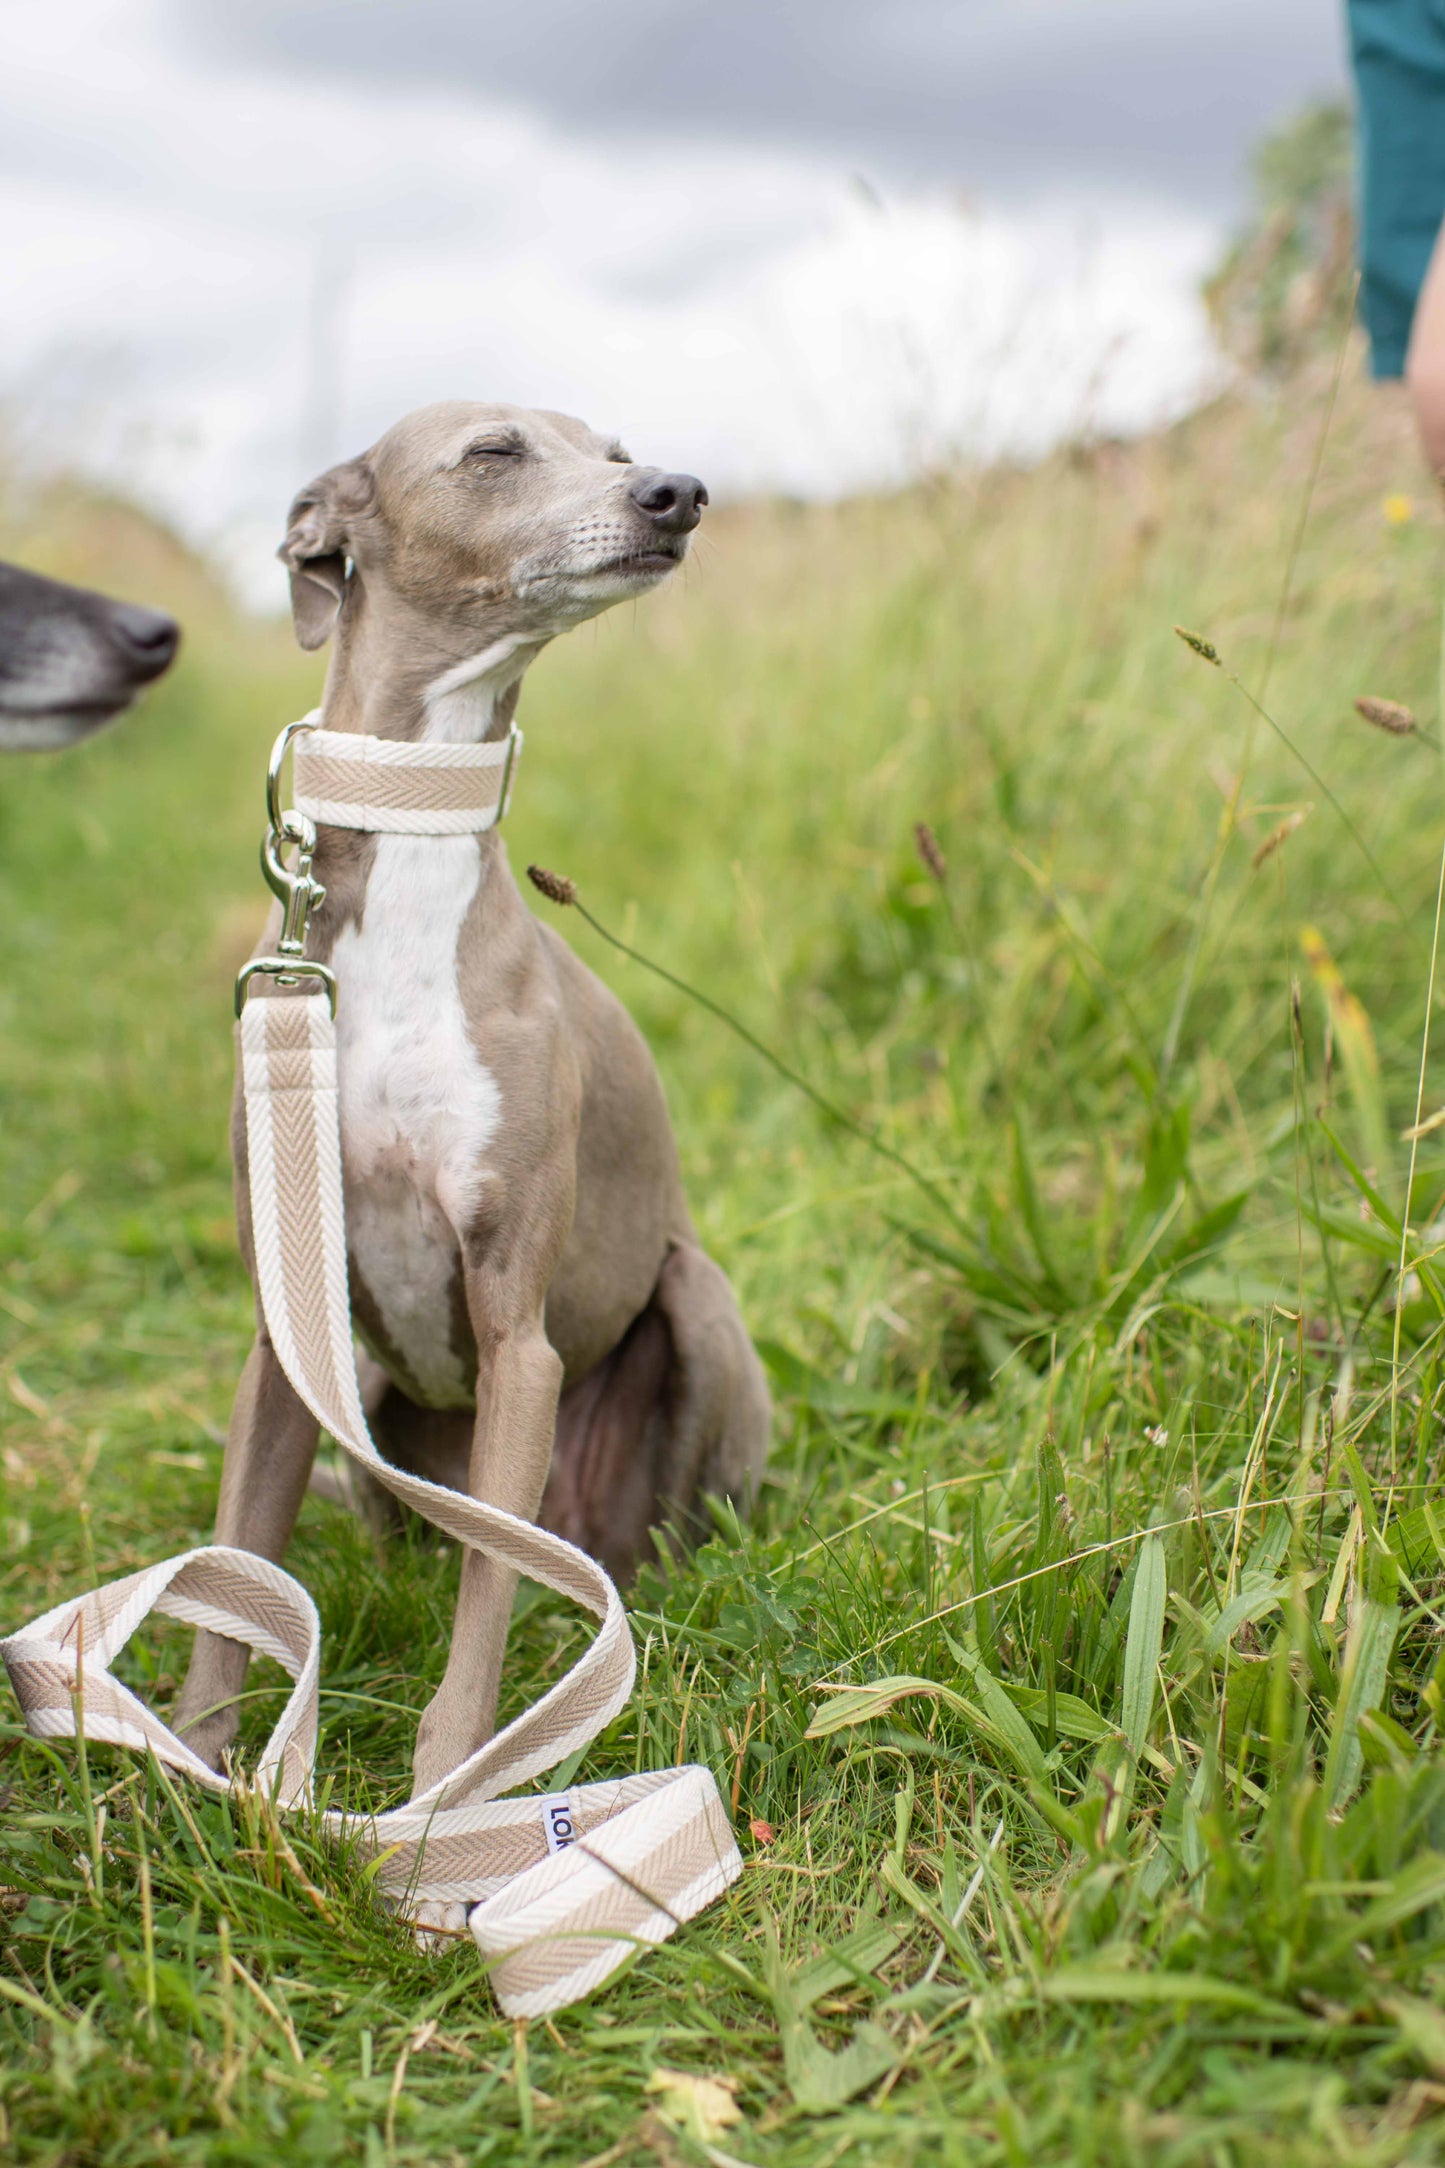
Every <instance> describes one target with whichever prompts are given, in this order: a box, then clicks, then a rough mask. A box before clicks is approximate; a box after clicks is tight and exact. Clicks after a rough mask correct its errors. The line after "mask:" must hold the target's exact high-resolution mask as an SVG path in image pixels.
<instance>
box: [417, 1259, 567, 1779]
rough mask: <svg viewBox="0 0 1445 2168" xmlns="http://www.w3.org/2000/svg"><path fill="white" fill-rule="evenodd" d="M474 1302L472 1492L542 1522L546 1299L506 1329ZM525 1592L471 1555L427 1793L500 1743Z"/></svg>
mask: <svg viewBox="0 0 1445 2168" xmlns="http://www.w3.org/2000/svg"><path fill="white" fill-rule="evenodd" d="M468 1296H469V1304H470V1307H471V1308H472V1313H473V1321H474V1325H475V1329H476V1337H477V1348H478V1367H477V1425H476V1430H475V1432H474V1434H473V1438H472V1452H471V1461H470V1464H469V1468H468V1476H467V1488H468V1490H469V1491H470V1493H471V1495H472V1497H473V1498H478V1499H480V1500H481V1501H482V1502H483V1503H484V1504H486V1505H494V1506H501V1507H503V1508H504V1509H505V1511H506V1512H508V1513H515V1514H517V1515H518V1516H519V1517H520V1518H521V1519H523V1520H528V1521H533V1520H535V1519H536V1518H537V1511H538V1508H539V1507H540V1505H541V1503H542V1493H543V1491H544V1490H545V1488H546V1485H547V1471H548V1468H549V1467H550V1466H551V1461H552V1439H553V1435H554V1432H555V1429H556V1422H557V1397H558V1394H559V1393H560V1391H561V1387H562V1364H561V1361H560V1360H559V1358H558V1356H557V1354H556V1353H555V1351H554V1349H553V1348H552V1346H551V1345H550V1343H549V1341H548V1339H547V1335H546V1333H545V1331H544V1330H543V1326H542V1303H541V1298H540V1296H539V1297H538V1298H537V1301H536V1306H535V1308H534V1309H533V1310H532V1311H531V1313H530V1314H529V1315H524V1316H522V1317H519V1318H518V1319H516V1321H515V1322H513V1323H512V1324H510V1325H506V1326H502V1327H500V1328H499V1326H498V1324H497V1321H496V1320H497V1310H496V1308H495V1307H494V1305H493V1302H492V1301H491V1300H489V1299H487V1298H486V1297H485V1296H483V1297H482V1298H481V1299H478V1296H477V1293H476V1291H475V1290H474V1289H472V1288H469V1290H468ZM479 1313H480V1314H479ZM484 1318H485V1319H486V1322H484ZM516 1588H517V1576H516V1574H515V1573H513V1572H511V1571H510V1570H509V1569H508V1568H507V1567H504V1566H500V1565H498V1564H497V1562H496V1560H495V1559H491V1558H487V1557H485V1556H484V1555H483V1554H482V1552H480V1551H468V1552H466V1554H465V1555H464V1557H463V1559H462V1578H461V1589H460V1592H459V1594H458V1596H457V1610H456V1619H455V1622H454V1624H453V1626H452V1643H451V1650H450V1653H449V1655H448V1657H447V1668H446V1672H445V1674H444V1676H443V1678H442V1683H441V1685H440V1686H439V1687H438V1688H437V1691H436V1694H435V1695H434V1697H433V1699H432V1701H431V1703H430V1705H429V1706H428V1708H427V1709H426V1711H425V1713H424V1715H423V1717H422V1720H421V1724H420V1726H419V1728H418V1731H417V1740H416V1755H415V1760H414V1763H413V1775H414V1779H415V1790H416V1791H418V1792H421V1791H425V1790H426V1788H427V1786H428V1785H430V1784H434V1783H435V1782H436V1781H437V1779H438V1778H439V1777H444V1776H446V1775H448V1774H449V1773H450V1771H451V1770H453V1769H455V1768H456V1766H457V1764H458V1763H459V1762H461V1761H465V1759H466V1757H467V1755H468V1754H472V1753H474V1752H475V1751H476V1749H477V1748H478V1747H479V1746H483V1745H485V1743H486V1741H487V1740H488V1739H490V1737H491V1736H492V1732H493V1729H494V1727H495V1724H496V1715H497V1694H498V1690H499V1688H500V1685H501V1677H502V1656H503V1653H504V1651H505V1649H506V1646H507V1627H508V1625H509V1623H510V1620H511V1615H512V1598H513V1596H514V1595H515V1593H516Z"/></svg>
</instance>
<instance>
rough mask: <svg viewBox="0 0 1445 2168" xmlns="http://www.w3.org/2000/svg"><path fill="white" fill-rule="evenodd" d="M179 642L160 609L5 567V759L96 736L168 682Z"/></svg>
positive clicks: (1, 668) (1, 582)
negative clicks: (148, 689) (149, 688)
mask: <svg viewBox="0 0 1445 2168" xmlns="http://www.w3.org/2000/svg"><path fill="white" fill-rule="evenodd" d="M179 639H180V633H179V631H178V630H177V627H176V623H175V620H174V618H170V617H166V616H165V615H163V613H162V612H161V611H160V610H147V609H144V608H143V607H142V606H141V605H140V604H139V603H135V602H113V601H112V600H111V598H110V596H109V595H97V594H93V593H92V592H91V590H90V589H89V588H85V587H71V586H69V585H68V584H67V583H66V582H65V581H63V580H47V579H45V578H44V577H42V575H41V574H40V573H38V572H25V571H23V570H22V569H21V567H20V566H19V565H9V564H0V751H3V752H7V753H48V752H53V751H58V750H59V748H60V747H61V746H65V745H73V744H74V743H75V742H76V740H77V739H79V738H84V737H87V736H89V734H90V732H91V731H93V730H98V729H99V728H100V726H101V725H102V723H108V722H110V721H111V720H112V719H113V718H114V717H115V716H117V715H119V714H121V713H122V711H123V710H124V709H126V708H128V707H129V706H130V704H131V702H132V701H133V700H134V699H135V697H136V695H137V693H139V692H140V691H141V690H142V688H143V687H144V686H146V685H149V684H150V682H151V680H152V679H153V678H158V677H159V676H160V674H161V672H162V671H163V670H165V669H166V668H167V667H168V666H169V664H170V662H171V660H172V658H173V657H174V655H175V652H176V646H177V643H178V641H179Z"/></svg>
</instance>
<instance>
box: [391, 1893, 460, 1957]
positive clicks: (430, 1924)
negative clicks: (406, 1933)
mask: <svg viewBox="0 0 1445 2168" xmlns="http://www.w3.org/2000/svg"><path fill="white" fill-rule="evenodd" d="M393 1909H394V1910H395V1911H398V1912H400V1914H401V1916H402V1918H403V1919H404V1920H405V1921H406V1922H407V1924H408V1925H409V1927H410V1928H411V1933H412V1940H413V1941H414V1942H415V1944H416V1946H417V1948H418V1949H419V1950H443V1949H445V1948H446V1947H447V1945H448V1943H451V1942H455V1941H457V1940H458V1939H459V1938H460V1937H462V1936H464V1935H465V1934H466V1932H467V1913H468V1912H469V1911H470V1909H471V1907H470V1906H469V1905H465V1904H462V1903H461V1902H460V1901H458V1900H455V1899H453V1900H448V1901H446V1902H443V1901H442V1900H440V1899H437V1898H430V1897H428V1898H423V1899H422V1900H421V1901H420V1903H415V1902H414V1903H411V1904H408V1905H405V1906H402V1905H397V1906H394V1907H393Z"/></svg>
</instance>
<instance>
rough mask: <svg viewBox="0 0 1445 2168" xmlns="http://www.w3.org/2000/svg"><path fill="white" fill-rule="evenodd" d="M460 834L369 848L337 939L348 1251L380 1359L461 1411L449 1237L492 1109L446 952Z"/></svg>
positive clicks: (461, 900) (437, 1402) (462, 892)
mask: <svg viewBox="0 0 1445 2168" xmlns="http://www.w3.org/2000/svg"><path fill="white" fill-rule="evenodd" d="M480 874H481V858H480V854H479V851H478V848H477V843H476V840H475V838H474V837H471V836H444V837H443V836H379V837H378V838H377V844H376V855H375V858H374V860H373V863H372V868H371V872H370V874H369V876H368V879H367V886H366V901H365V905H364V908H363V911H362V917H361V922H360V924H359V925H355V926H348V927H346V928H344V929H343V931H342V932H341V934H340V935H339V936H338V938H337V942H336V948H335V952H334V954H333V958H332V964H333V968H334V969H335V972H336V976H337V983H338V988H339V1000H338V1006H337V1015H336V1028H337V1065H338V1073H339V1079H340V1088H341V1141H342V1161H343V1167H344V1172H345V1185H346V1222H347V1242H348V1248H349V1249H350V1252H351V1259H352V1264H353V1268H354V1270H355V1272H356V1274H357V1275H358V1277H359V1278H360V1280H361V1282H362V1283H363V1287H364V1289H365V1293H366V1295H367V1296H368V1297H369V1298H370V1303H371V1305H372V1307H373V1308H374V1311H375V1313H376V1316H377V1318H378V1321H379V1324H380V1327H381V1333H380V1339H381V1341H382V1345H380V1346H379V1347H378V1348H377V1353H378V1354H380V1355H381V1356H382V1358H383V1360H385V1359H386V1357H387V1355H388V1353H393V1354H394V1355H395V1356H396V1357H399V1358H400V1366H401V1367H402V1369H403V1372H404V1374H403V1375H401V1376H399V1377H398V1381H397V1382H398V1383H399V1384H401V1385H402V1386H403V1387H404V1388H405V1389H407V1390H409V1391H413V1392H419V1393H420V1394H421V1396H422V1398H423V1399H424V1400H426V1401H427V1402H428V1403H430V1404H431V1405H432V1406H436V1407H459V1406H466V1405H468V1404H469V1403H470V1401H471V1398H472V1393H473V1386H474V1379H473V1378H472V1377H471V1376H470V1375H469V1374H468V1363H467V1359H466V1356H465V1353H464V1351H463V1349H462V1348H461V1347H460V1346H459V1345H458V1340H459V1337H461V1336H460V1335H459V1334H458V1332H457V1317H456V1308H457V1302H456V1290H457V1287H458V1284H459V1279H458V1273H459V1262H460V1260H459V1241H458V1234H459V1230H460V1229H462V1228H463V1227H465V1225H466V1224H467V1222H468V1220H469V1218H470V1217H471V1214H472V1212H473V1210H474V1208H475V1204H476V1201H477V1196H478V1194H479V1188H480V1184H481V1181H482V1176H483V1159H484V1155H485V1153H486V1150H487V1147H488V1145H489V1143H490V1142H491V1140H492V1138H493V1137H494V1136H495V1135H496V1133H497V1129H498V1127H499V1124H500V1120H501V1095H500V1093H499V1091H498V1089H497V1085H496V1081H495V1079H494V1078H493V1077H492V1075H491V1073H490V1071H489V1070H488V1069H487V1067H486V1065H485V1064H484V1063H483V1062H482V1060H481V1059H480V1058H479V1056H478V1054H477V1051H476V1048H475V1047H474V1046H473V1044H472V1042H471V1039H470V1037H469V1035H468V1032H467V1026H466V1018H465V1016H464V1014H463V1011H462V1005H461V999H460V996H459V994H458V990H457V968H456V958H457V939H458V936H459V934H460V932H461V928H462V923H463V921H464V919H465V918H466V915H467V912H468V910H469V909H470V907H471V904H472V901H473V898H474V897H475V895H476V891H477V883H478V880H479V878H480Z"/></svg>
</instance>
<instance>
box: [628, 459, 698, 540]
mask: <svg viewBox="0 0 1445 2168" xmlns="http://www.w3.org/2000/svg"><path fill="white" fill-rule="evenodd" d="M632 501H633V503H634V504H635V505H636V506H637V509H638V511H639V512H645V513H646V514H647V516H648V518H649V519H650V520H651V521H652V524H653V526H654V527H656V528H658V529H659V530H660V531H661V533H663V534H691V533H692V530H693V528H694V527H695V526H696V525H697V523H698V521H699V520H700V519H701V518H702V508H703V506H704V505H705V504H706V503H707V491H706V490H705V489H704V488H703V485H702V483H701V482H700V481H699V480H698V478H697V476H696V475H695V474H659V473H658V471H657V469H656V467H644V468H643V470H642V472H641V474H639V475H638V476H637V478H636V480H635V481H634V482H633V484H632Z"/></svg>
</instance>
